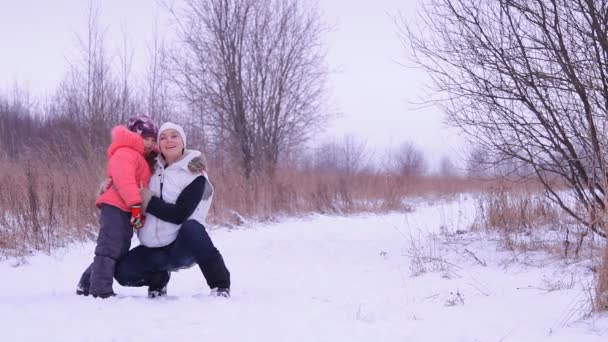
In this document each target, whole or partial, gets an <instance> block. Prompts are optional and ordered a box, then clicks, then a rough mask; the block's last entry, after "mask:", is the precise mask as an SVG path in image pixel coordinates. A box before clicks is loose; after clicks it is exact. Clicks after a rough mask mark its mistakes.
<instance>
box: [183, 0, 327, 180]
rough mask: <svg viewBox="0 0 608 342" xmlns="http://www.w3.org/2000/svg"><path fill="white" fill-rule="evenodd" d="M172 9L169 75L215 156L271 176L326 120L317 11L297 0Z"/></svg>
mask: <svg viewBox="0 0 608 342" xmlns="http://www.w3.org/2000/svg"><path fill="white" fill-rule="evenodd" d="M184 3H185V7H184V8H182V9H181V10H180V9H176V10H173V13H174V15H175V18H176V19H177V21H178V23H179V28H178V37H179V44H178V46H177V47H176V48H173V49H172V51H173V52H174V53H173V54H172V56H171V57H172V61H173V62H174V66H175V70H174V73H173V74H174V76H175V81H176V84H177V86H178V88H179V89H180V90H181V94H182V95H183V97H184V99H185V100H186V101H187V103H189V104H190V105H191V108H192V109H193V112H194V116H195V117H196V118H198V120H197V122H192V124H194V125H196V124H198V125H200V126H204V127H207V128H208V135H209V139H210V140H211V141H212V142H213V143H214V144H215V145H216V146H217V147H218V148H219V149H218V152H225V151H226V150H229V151H232V153H233V155H236V156H237V159H238V161H239V164H240V166H241V168H242V171H243V174H244V175H245V176H246V177H248V178H249V177H251V176H252V175H253V174H254V173H257V172H268V173H269V174H271V175H272V174H273V172H274V170H275V169H276V166H277V163H278V161H279V157H280V155H281V154H283V153H285V152H286V151H287V150H289V149H290V148H291V147H295V146H298V145H300V144H302V143H304V142H305V141H306V140H307V139H308V138H309V137H310V136H311V134H312V133H314V132H315V131H316V130H317V129H318V128H319V127H321V125H322V124H323V123H324V120H325V119H326V117H327V116H326V113H325V112H324V111H323V107H322V105H323V100H324V97H323V95H324V87H325V76H326V67H325V64H324V54H325V52H324V49H323V46H322V37H323V36H322V35H323V33H324V32H325V29H324V27H323V25H322V23H321V21H320V16H319V14H318V13H317V10H316V9H315V8H314V7H312V6H307V5H305V4H304V3H303V2H299V1H297V0H185V1H184Z"/></svg>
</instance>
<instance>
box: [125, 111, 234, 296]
mask: <svg viewBox="0 0 608 342" xmlns="http://www.w3.org/2000/svg"><path fill="white" fill-rule="evenodd" d="M158 144H159V148H160V155H159V156H158V157H157V162H156V167H155V172H154V173H153V175H152V178H151V180H150V190H147V189H145V188H143V187H142V188H141V190H140V191H141V194H142V200H143V203H142V209H143V210H144V212H145V222H144V226H143V227H142V228H141V229H139V230H137V236H138V238H139V241H140V243H141V245H140V246H137V247H135V248H134V249H132V250H130V251H129V252H128V254H127V255H126V256H125V257H124V258H123V259H122V260H121V261H119V263H118V264H117V266H116V272H115V274H114V277H115V278H116V280H117V281H118V283H119V284H121V285H123V286H148V296H149V297H151V298H154V297H158V296H164V295H166V293H167V283H168V282H169V278H170V272H171V271H173V270H177V269H180V268H187V267H190V266H193V265H194V264H198V266H199V268H200V269H201V271H202V273H203V276H204V277H205V279H206V280H207V284H208V285H209V287H210V288H211V289H212V290H211V295H215V296H221V297H229V296H230V272H229V271H228V269H227V268H226V265H225V264H224V260H223V258H222V255H221V254H220V252H219V251H218V250H217V248H215V246H214V245H213V242H212V241H211V238H210V237H209V234H207V232H206V230H205V227H204V225H203V224H204V221H205V217H206V216H207V212H208V211H209V207H210V206H211V200H212V197H213V187H212V185H211V183H210V182H209V180H208V178H207V174H206V172H205V171H204V170H203V169H202V167H201V163H200V162H197V160H198V161H200V152H198V151H193V150H186V149H185V147H186V135H185V133H184V130H183V128H182V127H181V126H179V125H176V124H174V123H171V122H167V123H165V124H163V125H162V126H161V128H160V129H159V131H158Z"/></svg>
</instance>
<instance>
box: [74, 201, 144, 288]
mask: <svg viewBox="0 0 608 342" xmlns="http://www.w3.org/2000/svg"><path fill="white" fill-rule="evenodd" d="M130 219H131V214H130V213H128V212H125V211H122V210H120V209H118V208H116V207H114V206H111V205H107V204H102V205H101V214H100V218H99V222H100V227H99V235H98V236H97V246H96V247H95V257H94V258H93V263H92V264H91V265H89V267H87V269H86V270H85V271H84V273H83V274H82V276H81V277H80V286H81V287H82V288H83V289H85V290H88V292H89V293H91V294H92V295H103V294H107V293H111V292H113V290H112V282H113V281H114V270H115V267H116V262H117V261H118V260H119V259H121V258H122V257H124V256H125V255H126V254H127V252H128V251H129V248H130V247H131V238H132V237H133V228H132V227H131V224H130V223H129V220H130Z"/></svg>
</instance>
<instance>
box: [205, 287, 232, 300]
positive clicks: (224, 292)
mask: <svg viewBox="0 0 608 342" xmlns="http://www.w3.org/2000/svg"><path fill="white" fill-rule="evenodd" d="M209 295H210V296H212V297H224V298H230V289H229V288H225V287H215V288H213V289H211V293H209Z"/></svg>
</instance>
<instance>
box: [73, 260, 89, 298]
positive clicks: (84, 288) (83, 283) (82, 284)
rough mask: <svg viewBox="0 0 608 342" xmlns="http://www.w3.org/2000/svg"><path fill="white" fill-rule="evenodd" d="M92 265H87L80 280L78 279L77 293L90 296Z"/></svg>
mask: <svg viewBox="0 0 608 342" xmlns="http://www.w3.org/2000/svg"><path fill="white" fill-rule="evenodd" d="M90 280H91V265H89V267H87V269H86V270H84V272H83V273H82V276H80V281H78V285H76V294H77V295H79V296H88V295H89V287H90V286H91V282H90Z"/></svg>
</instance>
